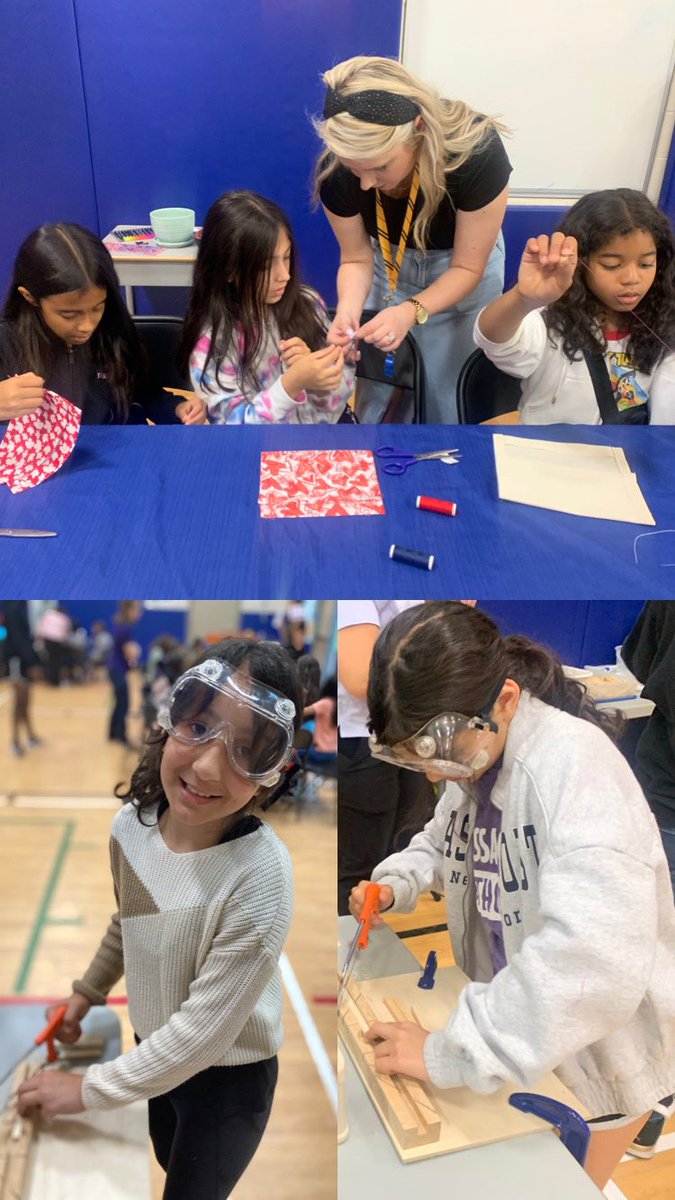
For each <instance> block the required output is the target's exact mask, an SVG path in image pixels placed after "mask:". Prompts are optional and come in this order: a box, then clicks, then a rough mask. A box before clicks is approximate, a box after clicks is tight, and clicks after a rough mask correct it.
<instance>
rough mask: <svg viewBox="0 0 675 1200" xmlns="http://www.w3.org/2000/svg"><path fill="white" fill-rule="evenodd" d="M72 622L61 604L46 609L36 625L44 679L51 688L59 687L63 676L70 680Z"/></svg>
mask: <svg viewBox="0 0 675 1200" xmlns="http://www.w3.org/2000/svg"><path fill="white" fill-rule="evenodd" d="M72 632H73V622H72V621H71V619H70V617H69V615H68V613H67V611H66V609H65V608H64V607H63V605H61V604H56V605H54V606H53V607H52V608H46V609H45V611H44V612H43V613H42V616H41V617H40V619H39V621H38V624H37V630H36V633H37V636H38V637H39V638H40V640H41V642H42V647H43V651H44V656H45V678H46V680H47V683H48V684H50V685H51V687H59V685H60V683H61V682H62V680H63V678H64V676H66V677H67V678H68V679H70V676H71V671H70V666H71V652H70V637H71V634H72Z"/></svg>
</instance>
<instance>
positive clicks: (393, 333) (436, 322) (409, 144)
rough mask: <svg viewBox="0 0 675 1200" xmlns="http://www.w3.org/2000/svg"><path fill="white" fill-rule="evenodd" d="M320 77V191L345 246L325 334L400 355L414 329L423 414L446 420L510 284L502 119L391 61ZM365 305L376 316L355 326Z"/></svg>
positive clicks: (363, 411)
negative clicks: (487, 315) (423, 378)
mask: <svg viewBox="0 0 675 1200" xmlns="http://www.w3.org/2000/svg"><path fill="white" fill-rule="evenodd" d="M323 78H324V81H325V83H326V88H327V91H326V100H325V105H324V111H323V119H322V120H317V121H315V128H316V130H317V133H318V134H319V136H320V138H321V139H322V141H323V143H324V146H325V151H324V153H323V154H322V156H321V158H320V160H319V162H318V164H317V169H316V178H315V190H316V195H317V197H318V198H320V199H321V202H322V204H323V207H324V211H325V213H326V216H327V217H328V220H329V222H330V224H331V226H332V229H333V232H334V233H335V236H336V238H337V240H338V243H339V245H340V268H339V271H338V278H337V290H338V306H337V313H336V317H335V320H334V322H333V324H332V326H331V330H330V332H329V341H332V342H333V343H334V344H335V345H338V346H343V347H345V346H347V345H348V344H349V343H350V342H351V341H352V340H353V339H354V337H358V338H363V339H364V341H366V342H371V343H373V344H374V345H376V346H378V347H379V348H380V349H381V350H384V351H392V352H395V351H396V349H397V348H398V346H400V344H401V342H402V341H403V339H404V338H405V336H406V334H407V333H409V332H410V331H412V332H413V335H414V336H415V338H416V340H417V341H418V343H419V345H420V347H421V349H422V353H423V356H424V364H425V369H426V374H427V420H428V421H429V422H454V421H456V420H457V408H456V398H455V390H456V383H457V376H458V375H459V371H460V368H461V366H462V363H463V362H464V360H465V359H466V358H467V357H468V356H469V354H471V352H472V350H473V341H472V325H473V322H474V320H475V317H476V316H477V314H478V313H479V311H480V309H481V307H482V306H483V305H484V304H487V303H489V302H490V300H492V299H494V298H495V297H496V296H498V295H499V294H500V293H501V291H502V287H503V282H504V248H503V242H502V238H501V234H500V230H501V225H502V221H503V218H504V212H505V210H506V198H507V192H508V186H507V185H508V178H509V174H510V171H511V166H510V163H509V160H508V158H507V156H506V152H505V150H504V147H503V145H502V142H501V139H500V136H499V133H500V131H502V132H504V129H503V126H500V125H499V124H498V123H497V122H496V121H494V120H493V119H492V118H490V117H486V116H483V115H482V114H480V113H477V112H474V111H473V109H471V108H469V107H468V105H466V104H463V103H461V102H460V101H449V100H442V99H441V98H440V97H439V96H438V94H437V93H436V92H435V91H434V89H433V88H431V87H429V86H428V85H427V84H425V83H423V82H422V81H421V80H419V79H417V78H416V77H415V76H414V75H411V74H410V72H409V71H407V70H406V69H405V67H403V66H401V64H400V63H398V62H396V61H395V60H393V59H388V58H365V57H359V58H351V59H349V60H348V61H347V62H343V63H339V64H338V66H336V67H333V68H332V69H331V70H330V71H326V73H325V75H324V76H323ZM378 210H379V220H378ZM364 307H368V308H375V309H378V312H377V315H376V316H375V317H373V318H372V320H369V321H367V322H366V323H365V324H363V325H361V324H360V321H361V314H362V311H363V309H364ZM381 407H382V401H381V400H380V401H379V406H378V400H377V398H376V397H375V396H373V397H372V399H371V401H370V402H369V403H367V404H366V405H365V406H364V407H363V408H360V410H359V417H360V419H361V420H366V421H376V420H377V419H378V417H379V416H380V415H381Z"/></svg>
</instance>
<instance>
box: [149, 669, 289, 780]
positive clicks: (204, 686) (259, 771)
mask: <svg viewBox="0 0 675 1200" xmlns="http://www.w3.org/2000/svg"><path fill="white" fill-rule="evenodd" d="M294 717H295V705H294V703H293V701H292V700H289V699H288V697H287V696H281V695H279V693H278V692H274V691H272V690H271V688H269V687H267V685H266V684H264V683H260V682H259V681H258V680H257V679H252V678H251V676H250V675H246V674H245V670H243V669H241V668H239V667H233V666H231V665H230V664H229V663H226V662H220V660H218V659H213V658H210V659H207V660H206V662H202V663H199V664H198V665H197V666H196V667H191V668H190V670H189V671H186V672H185V674H184V675H181V676H180V678H179V679H178V680H177V681H176V683H175V684H174V686H173V688H172V690H171V695H170V696H169V700H168V703H167V704H166V706H165V707H164V708H163V709H162V710H161V711H160V713H159V714H158V717H157V721H158V724H159V725H160V726H161V728H162V729H165V730H166V732H167V733H170V734H171V736H172V737H174V738H176V739H177V740H178V741H179V742H183V743H184V744H186V745H192V746H199V745H204V744H205V743H206V742H211V741H213V740H214V739H215V738H220V739H221V741H222V742H224V743H225V747H226V749H227V754H228V758H229V761H230V763H231V764H232V766H233V768H234V770H235V771H238V772H239V774H240V775H244V776H245V777H246V778H247V779H250V780H252V781H253V782H255V783H259V784H261V785H263V786H265V787H270V786H271V785H272V784H275V783H277V782H278V780H279V778H280V773H281V770H282V768H283V767H284V766H285V764H286V763H287V762H288V760H289V758H290V756H291V752H292V749H293V737H294V733H295V727H294V724H293V718H294Z"/></svg>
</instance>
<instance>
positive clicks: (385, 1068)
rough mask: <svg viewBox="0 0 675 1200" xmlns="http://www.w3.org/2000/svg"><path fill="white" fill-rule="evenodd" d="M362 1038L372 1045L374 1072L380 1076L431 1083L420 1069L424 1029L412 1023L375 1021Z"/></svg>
mask: <svg viewBox="0 0 675 1200" xmlns="http://www.w3.org/2000/svg"><path fill="white" fill-rule="evenodd" d="M363 1036H364V1038H365V1039H366V1041H367V1042H371V1043H372V1044H373V1048H374V1053H375V1070H376V1071H377V1072H378V1073H379V1074H380V1075H412V1077H413V1079H421V1080H423V1082H424V1083H430V1082H431V1080H430V1079H429V1073H428V1071H427V1069H426V1066H425V1065H424V1043H425V1042H426V1040H427V1038H428V1036H429V1030H428V1029H423V1028H422V1026H421V1025H417V1024H416V1023H415V1022H414V1021H375V1022H374V1023H373V1024H372V1025H371V1027H370V1029H367V1030H366V1032H365V1033H364V1035H363Z"/></svg>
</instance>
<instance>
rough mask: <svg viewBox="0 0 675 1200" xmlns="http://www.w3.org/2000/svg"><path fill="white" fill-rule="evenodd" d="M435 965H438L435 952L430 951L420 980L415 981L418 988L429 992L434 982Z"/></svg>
mask: <svg viewBox="0 0 675 1200" xmlns="http://www.w3.org/2000/svg"><path fill="white" fill-rule="evenodd" d="M437 965H438V963H437V962H436V951H435V950H430V951H429V953H428V955H427V961H426V963H425V964H424V971H423V972H422V976H421V978H420V979H418V980H417V986H418V987H420V988H425V989H426V990H427V991H431V989H432V987H433V986H434V983H435V982H436V981H435V979H434V975H435V974H436V967H437Z"/></svg>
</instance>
